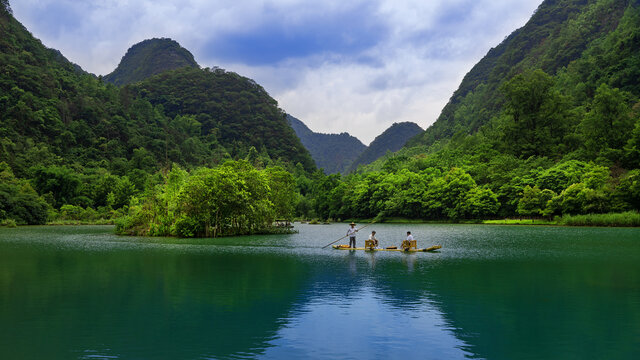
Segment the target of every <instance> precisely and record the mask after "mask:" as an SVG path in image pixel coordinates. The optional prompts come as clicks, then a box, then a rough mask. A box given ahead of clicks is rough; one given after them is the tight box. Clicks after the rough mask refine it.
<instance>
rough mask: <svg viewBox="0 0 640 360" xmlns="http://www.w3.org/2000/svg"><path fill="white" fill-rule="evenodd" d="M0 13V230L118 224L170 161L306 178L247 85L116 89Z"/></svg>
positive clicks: (267, 100)
mask: <svg viewBox="0 0 640 360" xmlns="http://www.w3.org/2000/svg"><path fill="white" fill-rule="evenodd" d="M1 5H2V8H1V9H0V108H1V109H2V111H1V112H0V173H2V177H3V179H4V180H3V186H2V187H0V221H2V220H3V219H9V220H15V221H16V222H18V223H41V222H42V221H43V219H47V218H50V219H51V218H60V217H62V218H65V217H66V218H75V217H78V213H79V212H82V213H83V214H85V215H86V216H85V217H98V218H99V217H111V216H115V214H114V212H117V211H118V209H122V208H124V207H126V206H127V205H128V204H129V200H130V199H131V197H132V196H136V195H141V194H143V193H144V192H145V191H146V190H148V189H150V188H152V187H153V186H155V184H157V183H158V182H162V181H163V179H162V176H161V174H160V173H158V171H159V170H161V169H167V168H168V167H170V166H171V164H173V163H177V164H179V165H181V166H182V167H184V168H186V169H192V168H195V167H198V166H209V167H211V166H215V165H217V164H220V163H223V162H225V161H226V160H228V159H245V158H246V159H248V160H249V161H251V163H252V164H253V165H255V166H258V167H266V166H269V165H282V166H284V167H286V168H289V169H294V168H296V164H298V163H300V165H299V167H300V168H302V169H303V171H312V170H314V169H315V166H314V163H313V160H312V159H311V157H310V155H309V153H308V152H307V151H306V150H305V149H304V147H303V146H302V144H301V143H300V141H299V139H298V138H297V137H296V136H295V134H294V132H293V130H291V128H290V127H289V126H288V124H287V122H286V119H285V114H284V112H283V111H282V110H280V109H279V108H278V106H277V103H276V101H275V100H273V99H272V98H271V97H270V96H269V95H268V94H267V93H266V92H265V91H264V89H262V87H260V86H259V85H257V84H256V83H255V82H254V81H252V80H250V79H247V78H244V77H242V76H239V75H237V74H234V73H230V72H226V71H224V70H221V69H214V70H210V69H202V70H201V69H198V68H194V67H186V68H182V69H178V70H174V71H169V72H163V73H162V74H160V75H156V76H155V77H152V78H150V79H148V80H146V81H144V82H138V83H136V84H134V85H131V86H128V87H123V88H119V87H117V86H115V85H113V84H111V83H107V82H104V81H102V80H101V79H100V78H98V77H96V76H94V75H92V74H88V73H86V72H84V71H82V70H81V69H79V67H78V66H77V65H74V64H72V63H70V62H69V61H67V60H66V59H65V58H64V57H63V56H62V55H61V54H60V52H58V51H56V50H51V49H47V48H46V47H44V46H43V45H42V43H41V42H40V41H39V40H37V39H35V38H34V37H33V36H32V35H31V34H30V33H29V32H28V31H27V29H25V28H24V27H23V26H22V25H21V24H20V23H19V22H18V21H17V20H16V19H15V18H13V16H12V14H11V12H10V9H9V8H8V7H7V6H8V4H7V3H6V2H3V3H2V4H1ZM5 180H6V181H5ZM45 205H46V206H45ZM43 211H44V214H43V213H42V212H43ZM33 212H36V213H37V214H32V213H33ZM47 212H48V213H49V215H47Z"/></svg>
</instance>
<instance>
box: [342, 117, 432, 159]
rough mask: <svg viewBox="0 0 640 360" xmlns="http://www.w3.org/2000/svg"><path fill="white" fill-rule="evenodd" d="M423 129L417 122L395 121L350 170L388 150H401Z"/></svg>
mask: <svg viewBox="0 0 640 360" xmlns="http://www.w3.org/2000/svg"><path fill="white" fill-rule="evenodd" d="M423 131H424V130H423V129H422V128H421V127H420V126H418V124H416V123H412V122H400V123H393V125H391V127H389V128H388V129H387V130H385V131H384V132H383V133H382V134H380V135H378V136H377V137H376V138H375V139H374V140H373V141H372V142H371V144H369V146H368V147H367V149H366V150H365V151H363V152H362V153H361V154H360V155H359V156H358V158H357V159H356V160H355V161H354V162H353V164H351V167H350V168H349V171H355V170H356V169H357V168H358V166H359V165H367V164H370V163H372V162H374V161H376V160H377V159H378V158H380V157H382V156H384V155H385V154H386V153H387V152H396V151H398V150H400V149H401V148H402V147H403V146H404V145H405V144H406V143H407V141H408V140H409V139H411V138H413V137H414V136H416V135H418V134H420V133H422V132H423Z"/></svg>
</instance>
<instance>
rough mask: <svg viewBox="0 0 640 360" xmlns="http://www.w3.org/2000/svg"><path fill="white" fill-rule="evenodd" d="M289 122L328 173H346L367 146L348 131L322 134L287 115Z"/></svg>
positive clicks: (319, 164)
mask: <svg viewBox="0 0 640 360" xmlns="http://www.w3.org/2000/svg"><path fill="white" fill-rule="evenodd" d="M287 120H288V121H289V124H290V125H291V127H292V128H293V130H294V131H295V132H296V135H297V136H298V138H300V141H301V142H302V144H303V145H304V146H305V147H306V148H307V150H309V153H311V157H312V158H313V160H314V161H315V162H316V165H317V166H318V167H319V168H322V169H324V170H325V172H326V173H328V174H333V173H344V172H346V171H347V169H348V168H349V167H350V166H351V164H352V162H353V161H354V160H355V159H356V158H357V157H358V155H360V154H361V153H362V152H363V151H364V150H365V149H366V148H367V147H366V146H365V145H364V144H363V143H362V142H360V140H358V139H357V138H356V137H353V136H351V135H349V134H348V133H346V132H345V133H341V134H321V133H316V132H313V131H312V130H311V129H309V128H308V127H307V126H306V125H305V124H304V123H303V122H302V121H300V120H298V119H296V118H295V117H293V116H291V115H287Z"/></svg>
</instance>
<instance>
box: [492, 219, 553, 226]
mask: <svg viewBox="0 0 640 360" xmlns="http://www.w3.org/2000/svg"><path fill="white" fill-rule="evenodd" d="M482 223H483V224H491V225H558V222H557V221H556V220H544V219H500V220H483V221H482Z"/></svg>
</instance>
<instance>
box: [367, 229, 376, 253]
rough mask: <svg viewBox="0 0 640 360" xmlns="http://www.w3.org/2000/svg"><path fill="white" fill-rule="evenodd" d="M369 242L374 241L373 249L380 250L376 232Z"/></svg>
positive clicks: (370, 236)
mask: <svg viewBox="0 0 640 360" xmlns="http://www.w3.org/2000/svg"><path fill="white" fill-rule="evenodd" d="M369 240H371V241H373V248H375V249H378V239H376V232H375V231H372V232H371V235H369Z"/></svg>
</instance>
